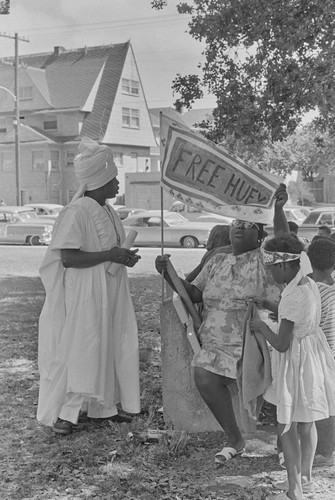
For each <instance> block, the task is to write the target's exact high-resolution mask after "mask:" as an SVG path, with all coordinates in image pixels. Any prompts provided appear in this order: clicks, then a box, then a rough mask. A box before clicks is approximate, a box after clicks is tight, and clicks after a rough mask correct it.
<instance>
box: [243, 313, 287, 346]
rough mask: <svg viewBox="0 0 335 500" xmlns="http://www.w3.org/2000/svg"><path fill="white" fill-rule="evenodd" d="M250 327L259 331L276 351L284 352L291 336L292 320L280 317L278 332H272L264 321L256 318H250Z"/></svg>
mask: <svg viewBox="0 0 335 500" xmlns="http://www.w3.org/2000/svg"><path fill="white" fill-rule="evenodd" d="M250 327H251V329H252V330H258V331H259V332H261V333H262V334H263V335H264V337H265V338H266V340H267V341H268V342H269V343H270V344H271V345H272V347H274V348H275V349H276V351H279V352H285V351H287V349H288V348H289V347H290V344H291V341H292V337H293V327H294V323H293V321H289V320H288V319H282V320H281V322H280V325H279V332H278V334H276V333H274V332H273V331H272V330H271V328H269V327H268V326H267V325H266V324H265V323H264V321H262V320H260V319H258V318H254V319H252V320H250Z"/></svg>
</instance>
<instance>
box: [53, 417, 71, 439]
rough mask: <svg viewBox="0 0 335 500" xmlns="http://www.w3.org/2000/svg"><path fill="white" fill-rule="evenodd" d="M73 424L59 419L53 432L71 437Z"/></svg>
mask: <svg viewBox="0 0 335 500" xmlns="http://www.w3.org/2000/svg"><path fill="white" fill-rule="evenodd" d="M72 428H73V423H72V422H69V421H68V420H63V419H61V418H59V419H58V420H57V422H56V423H55V424H54V425H53V427H52V430H53V431H54V432H56V433H57V434H63V435H69V434H71V433H72Z"/></svg>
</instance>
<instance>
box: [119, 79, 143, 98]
mask: <svg viewBox="0 0 335 500" xmlns="http://www.w3.org/2000/svg"><path fill="white" fill-rule="evenodd" d="M139 93H140V82H138V81H137V80H128V79H127V78H122V94H130V95H135V96H138V95H139Z"/></svg>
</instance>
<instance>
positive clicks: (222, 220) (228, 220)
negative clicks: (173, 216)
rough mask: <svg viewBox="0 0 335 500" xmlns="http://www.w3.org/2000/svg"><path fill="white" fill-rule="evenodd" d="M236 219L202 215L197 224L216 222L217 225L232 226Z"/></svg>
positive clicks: (196, 220) (217, 215) (216, 215)
mask: <svg viewBox="0 0 335 500" xmlns="http://www.w3.org/2000/svg"><path fill="white" fill-rule="evenodd" d="M233 220H234V219H232V218H231V217H225V216H224V215H219V214H210V213H208V214H204V215H200V216H199V217H198V218H197V219H195V222H215V224H228V225H230V224H231V223H232V221H233Z"/></svg>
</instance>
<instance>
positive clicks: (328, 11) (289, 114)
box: [152, 0, 335, 145]
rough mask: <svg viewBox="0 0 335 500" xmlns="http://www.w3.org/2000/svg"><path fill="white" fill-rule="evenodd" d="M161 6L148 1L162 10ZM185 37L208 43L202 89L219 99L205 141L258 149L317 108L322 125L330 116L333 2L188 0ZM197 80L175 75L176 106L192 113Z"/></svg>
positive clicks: (333, 103) (334, 111) (161, 0)
mask: <svg viewBox="0 0 335 500" xmlns="http://www.w3.org/2000/svg"><path fill="white" fill-rule="evenodd" d="M166 3H167V2H166V0H153V2H152V5H153V7H154V8H163V7H164V5H166ZM178 10H179V12H180V13H181V14H182V13H188V14H191V16H192V17H191V21H190V23H189V32H190V34H191V35H192V36H193V37H194V38H195V39H197V40H200V41H205V44H206V48H205V56H206V62H205V63H204V65H203V66H202V70H203V78H202V81H201V82H200V81H199V85H198V87H199V88H200V86H201V85H203V86H204V87H205V88H207V90H208V91H209V92H210V93H212V94H214V95H215V96H216V99H217V109H216V110H215V111H214V119H215V123H214V126H213V127H211V128H209V129H208V130H207V134H208V136H209V138H210V139H212V140H214V141H215V142H220V141H222V140H223V139H224V138H227V137H230V138H231V139H233V140H234V141H236V140H237V141H242V142H244V143H247V144H249V145H250V144H260V143H264V141H267V140H271V141H278V140H282V139H284V138H285V137H287V136H289V135H290V134H292V133H293V132H294V130H295V129H296V127H297V126H298V125H299V123H300V121H301V117H302V115H303V114H304V113H305V112H307V111H309V110H311V109H315V108H317V109H318V110H319V113H320V116H321V119H322V121H323V125H324V126H325V127H329V126H333V124H334V117H335V92H334V91H335V79H334V76H335V42H334V30H335V5H334V0H322V1H320V0H193V1H191V0H189V1H188V2H180V3H179V5H178ZM192 78H194V76H192V75H188V76H181V75H178V76H177V78H176V79H175V81H174V89H175V91H176V92H178V93H180V98H179V99H178V102H180V103H182V104H183V105H184V106H186V107H190V106H191V104H192V102H193V101H194V99H195V98H196V95H197V92H198V91H199V90H198V88H197V86H195V85H194V80H193V82H192V85H190V86H189V88H188V86H187V82H188V81H190V82H191V81H192Z"/></svg>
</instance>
